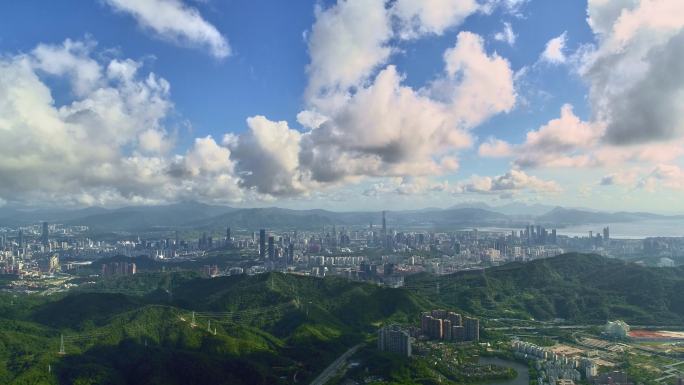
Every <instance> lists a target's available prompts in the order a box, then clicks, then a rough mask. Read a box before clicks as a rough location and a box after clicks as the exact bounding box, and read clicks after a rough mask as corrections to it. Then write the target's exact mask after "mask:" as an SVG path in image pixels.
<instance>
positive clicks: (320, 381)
mask: <svg viewBox="0 0 684 385" xmlns="http://www.w3.org/2000/svg"><path fill="white" fill-rule="evenodd" d="M363 345H364V344H363V343H360V344H358V345H355V346H353V347H352V348H351V349H349V350H347V351H346V352H344V353H343V354H342V355H341V356H339V357H337V359H336V360H335V361H333V363H332V364H330V365H328V367H327V368H325V370H323V372H321V374H319V375H318V377H316V378H315V379H314V380H313V381H311V385H325V383H326V382H328V381H330V379H331V378H333V377H334V376H335V374H336V373H337V371H338V370H340V369H341V368H342V365H344V364H345V362H347V359H348V358H349V357H351V356H352V355H353V354H354V353H356V351H357V350H359V349H360V348H361V347H362V346H363Z"/></svg>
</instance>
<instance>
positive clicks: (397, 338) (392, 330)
mask: <svg viewBox="0 0 684 385" xmlns="http://www.w3.org/2000/svg"><path fill="white" fill-rule="evenodd" d="M378 350H380V351H382V352H390V353H395V354H401V355H402V356H404V357H411V337H410V336H409V333H408V332H407V331H405V330H403V329H402V328H401V327H399V326H398V325H391V326H386V327H384V328H382V329H380V330H378Z"/></svg>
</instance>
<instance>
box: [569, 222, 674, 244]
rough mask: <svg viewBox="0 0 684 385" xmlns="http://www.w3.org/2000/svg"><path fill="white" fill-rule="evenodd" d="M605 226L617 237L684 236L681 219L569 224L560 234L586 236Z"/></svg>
mask: <svg viewBox="0 0 684 385" xmlns="http://www.w3.org/2000/svg"><path fill="white" fill-rule="evenodd" d="M605 226H608V227H609V228H610V237H611V238H616V239H643V238H648V237H684V220H680V219H676V220H674V219H673V220H649V221H638V222H620V223H606V224H605V225H600V224H593V225H577V226H567V227H564V228H559V229H558V234H562V235H567V236H570V237H575V236H578V237H586V236H587V235H588V234H589V231H593V232H594V234H601V232H602V231H603V228H604V227H605Z"/></svg>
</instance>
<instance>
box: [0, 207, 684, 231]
mask: <svg viewBox="0 0 684 385" xmlns="http://www.w3.org/2000/svg"><path fill="white" fill-rule="evenodd" d="M381 218H382V216H381V212H379V211H375V212H371V211H364V212H361V211H359V212H335V211H328V210H321V209H311V210H292V209H283V208H277V207H266V208H235V207H229V206H218V205H207V204H203V203H198V202H182V203H176V204H171V205H160V206H130V207H122V208H117V209H105V208H101V207H90V208H85V209H74V210H68V209H61V210H60V209H46V210H38V209H34V210H29V209H15V208H0V226H17V225H27V224H32V223H38V222H40V221H48V222H60V223H65V224H71V225H84V226H88V227H90V228H91V229H93V230H94V231H103V232H105V231H141V230H154V229H158V230H163V229H178V228H186V229H187V228H196V229H215V228H220V227H225V226H231V227H235V228H247V229H257V228H263V227H268V228H281V229H284V228H292V229H294V228H299V229H320V228H322V227H324V226H333V225H338V226H349V225H370V224H373V225H375V226H380V225H381V221H382V219H381ZM683 218H684V216H664V215H658V214H651V213H639V212H616V213H608V212H599V211H591V210H586V209H569V208H563V207H552V206H545V205H541V204H533V205H528V204H525V203H517V202H514V203H510V204H507V205H503V206H489V205H487V204H485V203H482V202H473V203H461V204H458V205H455V206H452V207H449V208H446V209H441V208H427V209H422V210H405V211H388V212H387V221H388V224H389V226H390V227H412V228H432V229H449V228H456V227H472V226H511V227H517V226H524V225H526V224H529V223H535V224H543V225H546V226H563V225H578V224H594V223H597V224H598V223H616V222H634V221H643V220H654V219H660V220H668V219H673V220H674V219H683Z"/></svg>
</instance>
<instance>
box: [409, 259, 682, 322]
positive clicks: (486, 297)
mask: <svg viewBox="0 0 684 385" xmlns="http://www.w3.org/2000/svg"><path fill="white" fill-rule="evenodd" d="M682 273H684V270H683V269H681V268H676V269H661V268H649V267H642V266H639V265H636V264H632V263H626V262H622V261H619V260H615V259H608V258H603V257H600V256H597V255H585V254H576V253H571V254H565V255H561V256H558V257H555V258H550V259H544V260H538V261H533V262H530V263H526V264H522V263H512V264H507V265H504V266H499V267H494V268H490V269H486V270H480V271H469V272H461V273H456V274H453V275H449V276H444V277H440V278H439V279H437V280H435V278H434V277H430V276H427V275H420V276H415V277H411V278H410V279H409V280H408V281H407V286H408V287H409V288H411V289H412V290H414V291H416V292H417V293H418V294H420V295H423V296H430V297H432V298H435V299H438V300H439V301H440V302H442V303H443V304H446V305H451V306H455V307H458V308H460V309H462V310H464V311H467V312H471V313H474V314H480V315H489V316H492V317H505V316H508V317H534V318H536V319H546V320H548V319H553V318H565V319H568V320H573V321H578V322H580V321H586V322H602V321H605V320H607V319H613V318H623V319H625V320H627V321H628V322H632V323H636V324H642V325H643V324H673V323H680V322H682V321H683V320H684V298H683V297H682V295H681V293H682V292H683V291H682V290H684V275H683V274H682ZM437 282H439V286H440V287H439V293H438V292H437Z"/></svg>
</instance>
